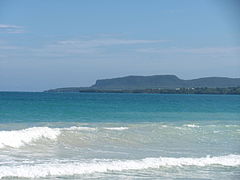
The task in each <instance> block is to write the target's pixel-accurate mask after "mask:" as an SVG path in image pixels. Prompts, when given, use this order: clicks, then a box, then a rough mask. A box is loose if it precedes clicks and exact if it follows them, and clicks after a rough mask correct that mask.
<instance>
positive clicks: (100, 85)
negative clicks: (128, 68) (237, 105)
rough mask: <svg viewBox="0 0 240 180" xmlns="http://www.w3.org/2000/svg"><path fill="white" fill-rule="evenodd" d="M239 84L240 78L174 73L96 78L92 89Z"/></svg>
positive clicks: (170, 87) (167, 87)
mask: <svg viewBox="0 0 240 180" xmlns="http://www.w3.org/2000/svg"><path fill="white" fill-rule="evenodd" d="M238 86H240V78H226V77H206V78H199V79H192V80H183V79H179V78H178V77H177V76H175V75H154V76H126V77H120V78H112V79H102V80H97V81H96V83H95V84H94V85H93V86H91V87H90V88H92V89H104V90H131V89H158V88H165V89H175V88H196V87H209V88H225V87H238Z"/></svg>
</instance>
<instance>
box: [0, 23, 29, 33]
mask: <svg viewBox="0 0 240 180" xmlns="http://www.w3.org/2000/svg"><path fill="white" fill-rule="evenodd" d="M24 32H25V31H24V29H23V27H22V26H16V25H9V24H0V33H11V34H20V33H24Z"/></svg>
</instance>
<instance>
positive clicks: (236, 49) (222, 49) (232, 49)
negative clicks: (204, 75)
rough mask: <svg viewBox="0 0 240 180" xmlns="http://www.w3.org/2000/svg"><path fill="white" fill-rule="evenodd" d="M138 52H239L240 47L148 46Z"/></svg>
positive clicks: (206, 53)
mask: <svg viewBox="0 0 240 180" xmlns="http://www.w3.org/2000/svg"><path fill="white" fill-rule="evenodd" d="M137 52H143V53H161V54H164V53H166V54H170V53H184V54H203V55H204V54H205V55H208V54H221V55H223V54H239V52H240V47H207V48H168V49H166V48H162V49H161V48H146V49H138V50H137Z"/></svg>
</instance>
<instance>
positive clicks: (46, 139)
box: [0, 92, 240, 180]
mask: <svg viewBox="0 0 240 180" xmlns="http://www.w3.org/2000/svg"><path fill="white" fill-rule="evenodd" d="M0 179H176V180H183V179H184V180H185V179H187V180H200V179H201V180H209V179H216V180H238V179H240V96H239V95H170V94H127V93H126V94H125V93H40V92H36V93H30V92H0Z"/></svg>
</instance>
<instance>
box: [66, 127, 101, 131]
mask: <svg viewBox="0 0 240 180" xmlns="http://www.w3.org/2000/svg"><path fill="white" fill-rule="evenodd" d="M63 129H64V130H70V131H71V130H80V131H81V130H85V131H95V130H97V129H96V128H92V127H81V126H72V127H69V128H63Z"/></svg>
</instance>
